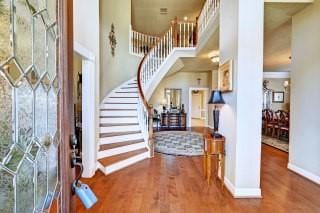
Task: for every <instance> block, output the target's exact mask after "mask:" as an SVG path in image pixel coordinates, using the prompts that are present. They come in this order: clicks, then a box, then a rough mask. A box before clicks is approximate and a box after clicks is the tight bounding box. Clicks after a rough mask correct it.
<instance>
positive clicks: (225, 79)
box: [218, 60, 233, 92]
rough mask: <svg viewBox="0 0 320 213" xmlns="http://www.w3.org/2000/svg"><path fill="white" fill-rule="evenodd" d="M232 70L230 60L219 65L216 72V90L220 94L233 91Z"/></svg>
mask: <svg viewBox="0 0 320 213" xmlns="http://www.w3.org/2000/svg"><path fill="white" fill-rule="evenodd" d="M232 76H233V69H232V60H228V61H226V62H225V63H223V64H221V65H219V70H218V88H219V90H221V91H222V92H231V91H232V90H233V80H232V78H233V77H232Z"/></svg>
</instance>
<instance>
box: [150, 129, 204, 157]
mask: <svg viewBox="0 0 320 213" xmlns="http://www.w3.org/2000/svg"><path fill="white" fill-rule="evenodd" d="M155 151H156V152H160V153H164V154H169V155H184V156H199V155H203V136H202V134H200V133H195V132H182V131H163V132H156V133H155Z"/></svg>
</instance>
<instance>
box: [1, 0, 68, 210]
mask: <svg viewBox="0 0 320 213" xmlns="http://www.w3.org/2000/svg"><path fill="white" fill-rule="evenodd" d="M70 17H72V1H63V0H38V1H30V0H1V1H0V26H1V29H0V212H44V211H49V210H50V209H53V208H52V206H55V209H56V210H59V211H60V212H70V210H71V211H72V210H73V202H72V199H70V197H71V194H70V183H71V181H72V179H73V173H74V171H73V170H72V169H71V168H70V159H69V153H70V148H69V138H70V134H71V133H72V131H73V128H72V114H73V112H72V109H73V108H72V103H71V101H72V99H71V98H70V99H68V98H69V97H71V96H70V94H71V92H72V88H71V87H70V86H69V85H72V83H71V82H72V77H71V78H70V73H71V71H72V43H73V42H72V20H68V18H70ZM70 48H71V56H70ZM69 83H70V84H69ZM62 189H63V190H62Z"/></svg>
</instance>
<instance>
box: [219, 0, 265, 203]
mask: <svg viewBox="0 0 320 213" xmlns="http://www.w3.org/2000/svg"><path fill="white" fill-rule="evenodd" d="M263 9H264V2H263V0H239V1H232V0H226V1H221V10H220V54H221V55H220V61H221V63H223V62H225V61H227V60H233V85H234V88H233V91H232V92H230V93H225V94H224V97H225V101H226V103H227V104H226V105H225V106H224V107H223V108H222V110H221V121H220V132H221V133H222V134H223V135H225V136H226V171H225V172H226V173H225V180H224V181H225V183H226V186H227V188H228V189H229V190H230V191H231V193H232V194H233V196H234V197H237V198H240V197H261V190H260V160H261V110H262V105H261V103H262V92H261V90H262V78H263V19H264V11H263Z"/></svg>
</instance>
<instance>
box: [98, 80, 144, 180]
mask: <svg viewBox="0 0 320 213" xmlns="http://www.w3.org/2000/svg"><path fill="white" fill-rule="evenodd" d="M138 98H139V96H138V88H137V82H136V80H135V79H132V80H129V81H127V82H125V83H124V84H122V85H121V86H120V87H118V88H117V89H115V90H114V91H112V92H111V93H110V94H109V95H108V96H107V97H106V98H105V99H104V100H103V102H102V104H101V106H100V132H99V135H100V139H99V150H98V155H97V158H98V168H99V169H100V170H101V171H102V172H103V173H104V174H106V175H107V174H110V173H112V172H114V171H117V170H119V169H122V168H124V167H127V166H129V165H132V164H134V163H136V162H139V161H141V160H144V159H146V158H148V157H149V156H150V152H149V150H148V147H147V143H146V142H145V140H144V137H143V135H142V133H141V127H140V125H139V120H138V114H137V104H138Z"/></svg>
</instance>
